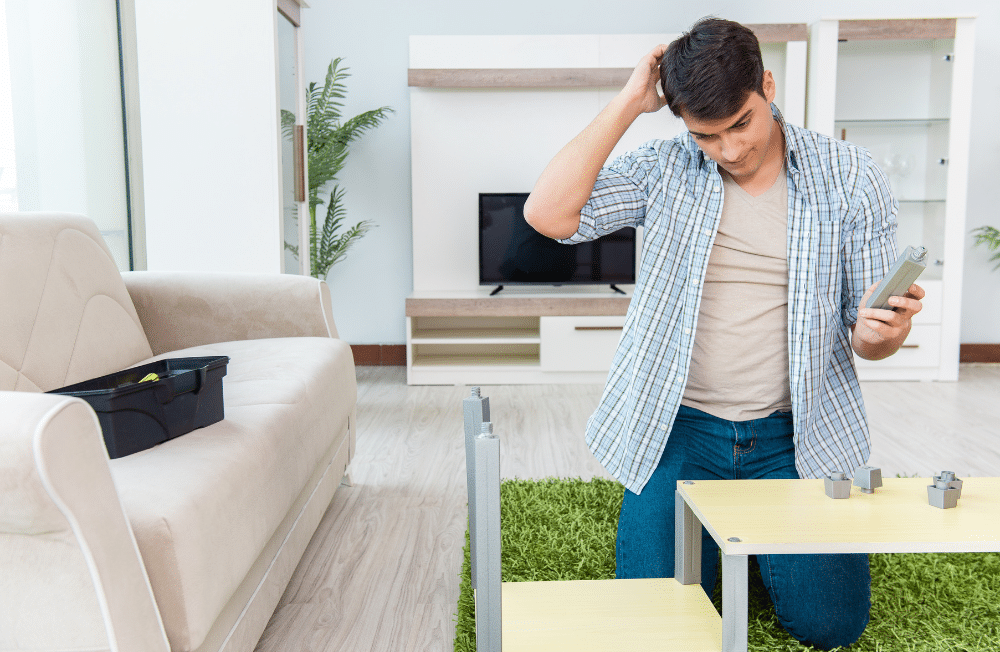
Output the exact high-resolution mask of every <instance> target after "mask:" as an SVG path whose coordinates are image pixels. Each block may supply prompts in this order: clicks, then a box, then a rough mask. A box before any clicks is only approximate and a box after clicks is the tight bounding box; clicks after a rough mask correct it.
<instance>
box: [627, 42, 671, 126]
mask: <svg viewBox="0 0 1000 652" xmlns="http://www.w3.org/2000/svg"><path fill="white" fill-rule="evenodd" d="M666 51H667V46H666V45H664V44H662V43H661V44H660V45H657V46H656V47H655V48H653V49H652V50H650V51H649V53H648V54H647V55H646V56H644V57H643V58H642V59H641V60H640V61H639V63H638V65H636V67H635V70H633V71H632V76H631V77H629V80H628V82H626V83H625V88H623V89H622V94H623V95H626V96H627V97H628V98H629V99H630V101H632V102H637V103H638V106H639V108H640V110H641V111H642V112H643V113H654V112H656V111H659V110H660V109H662V108H663V107H664V105H666V103H667V100H666V99H665V98H664V97H663V96H662V95H660V92H659V90H658V86H659V83H660V61H661V60H662V59H663V53H664V52H666Z"/></svg>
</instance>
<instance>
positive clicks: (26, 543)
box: [0, 392, 169, 652]
mask: <svg viewBox="0 0 1000 652" xmlns="http://www.w3.org/2000/svg"><path fill="white" fill-rule="evenodd" d="M0 578H3V579H2V581H0V649H3V650H15V649H17V650H20V649H31V650H68V649H71V648H72V649H94V650H98V649H100V650H105V649H111V650H151V651H153V652H168V650H169V645H168V643H167V638H166V634H165V633H164V630H163V625H162V622H161V620H160V615H159V612H158V611H157V608H156V601H155V599H154V598H153V593H152V590H151V589H150V585H149V579H148V577H147V575H146V570H145V567H144V566H143V564H142V559H141V557H140V554H139V550H138V548H137V546H136V543H135V537H134V536H133V534H132V529H131V527H130V526H129V524H128V521H127V519H126V516H125V512H124V510H123V509H122V504H121V501H120V500H119V498H118V493H117V492H116V490H115V485H114V481H113V480H112V477H111V471H110V468H109V466H108V454H107V452H106V450H105V448H104V440H103V439H102V437H101V430H100V426H99V425H98V423H97V416H96V415H95V414H94V412H93V410H91V409H90V406H88V405H87V404H86V403H85V402H83V401H82V400H80V399H77V398H70V397H66V396H59V395H53V394H40V393H33V392H0Z"/></svg>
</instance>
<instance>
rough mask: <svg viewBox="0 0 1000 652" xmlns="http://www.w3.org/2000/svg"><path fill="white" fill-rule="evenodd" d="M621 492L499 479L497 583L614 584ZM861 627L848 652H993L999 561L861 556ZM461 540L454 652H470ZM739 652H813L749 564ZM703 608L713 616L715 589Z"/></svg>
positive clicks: (472, 633) (596, 484)
mask: <svg viewBox="0 0 1000 652" xmlns="http://www.w3.org/2000/svg"><path fill="white" fill-rule="evenodd" d="M622 494H623V489H622V486H621V485H620V484H619V483H617V482H614V481H610V480H603V479H599V478H595V479H594V480H590V481H584V480H580V479H565V480H564V479H554V478H551V479H547V480H537V481H535V480H518V479H514V480H504V481H503V482H502V483H501V487H500V511H501V517H502V520H503V527H502V529H501V549H502V557H501V575H502V579H503V581H504V582H529V581H538V580H603V579H614V576H615V534H616V530H617V527H618V510H619V509H620V507H621V501H622ZM870 558H871V571H872V610H871V622H870V623H869V625H868V629H867V630H866V631H865V633H864V634H863V635H862V637H861V638H860V639H859V640H858V641H857V642H856V643H855V644H854V645H852V646H850V647H848V648H839V649H840V650H844V651H847V650H850V651H851V652H897V651H898V652H996V651H998V650H1000V554H996V553H984V554H978V553H967V554H896V555H890V554H878V555H871V556H870ZM470 572H471V569H470V564H469V533H468V531H466V533H465V561H464V563H463V564H462V574H461V593H460V596H459V599H458V613H457V616H456V619H455V620H456V627H455V652H472V651H474V650H475V649H476V629H475V615H474V609H475V607H474V605H473V599H472V586H471V582H470V577H469V576H470ZM749 582H750V612H749V643H750V645H749V648H750V650H761V651H763V650H766V651H767V652H793V651H794V652H802V651H805V650H813V649H814V648H811V647H805V646H803V645H802V644H800V643H799V642H798V641H796V640H795V639H794V638H792V637H791V636H789V635H788V633H787V632H785V630H784V629H782V627H781V625H779V624H778V621H777V619H776V618H775V615H774V608H773V606H772V605H771V600H770V598H769V597H768V594H767V590H766V589H765V588H764V584H763V582H762V580H761V578H760V571H759V570H757V568H756V564H753V563H751V564H750V580H749ZM713 601H714V602H715V607H716V609H718V610H719V611H720V613H721V604H722V602H721V596H720V587H719V586H718V585H717V586H716V589H715V596H714V599H713Z"/></svg>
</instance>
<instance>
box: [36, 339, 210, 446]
mask: <svg viewBox="0 0 1000 652" xmlns="http://www.w3.org/2000/svg"><path fill="white" fill-rule="evenodd" d="M228 364H229V358H228V357H227V356H224V355H222V356H211V357H202V358H172V359H166V360H158V361H156V362H150V363H147V364H144V365H141V366H139V367H132V368H131V369H125V370H124V371H119V372H117V373H113V374H108V375H107V376H101V377H100V378H94V379H91V380H85V381H83V382H82V383H76V384H75V385H69V386H68V387H62V388H60V389H54V390H52V391H50V392H48V393H49V394H65V395H67V396H77V397H79V398H82V399H83V400H85V401H87V403H89V404H90V406H91V407H92V408H94V411H95V412H97V418H98V420H99V421H100V423H101V431H102V432H103V433H104V444H105V446H107V448H108V455H109V456H110V457H111V459H115V458H118V457H124V456H126V455H131V454H132V453H137V452H139V451H142V450H146V449H147V448H152V447H153V446H155V445H157V444H159V443H162V442H164V441H166V440H168V439H173V438H174V437H179V436H180V435H183V434H185V433H188V432H191V431H192V430H194V429H195V428H203V427H205V426H208V425H211V424H213V423H216V422H217V421H221V420H222V419H223V418H225V413H224V407H223V403H222V377H223V376H225V375H226V368H227V365H228ZM150 374H156V375H157V376H158V379H157V380H146V381H143V382H140V381H142V380H143V378H146V377H147V376H149V375H150Z"/></svg>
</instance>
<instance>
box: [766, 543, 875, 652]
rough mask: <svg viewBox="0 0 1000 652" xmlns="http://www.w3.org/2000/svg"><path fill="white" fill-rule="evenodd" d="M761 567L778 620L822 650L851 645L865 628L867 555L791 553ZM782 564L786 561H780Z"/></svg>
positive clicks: (868, 583) (868, 580) (868, 592)
mask: <svg viewBox="0 0 1000 652" xmlns="http://www.w3.org/2000/svg"><path fill="white" fill-rule="evenodd" d="M772 561H776V560H775V557H771V558H770V559H767V560H764V563H763V564H762V567H761V571H762V574H764V575H765V576H766V577H768V579H769V580H770V581H765V583H766V584H767V585H768V589H769V591H770V593H771V599H772V600H773V601H774V607H775V612H776V615H777V616H778V622H780V623H781V625H782V627H784V628H785V629H786V630H787V631H788V633H789V634H791V635H792V636H794V637H795V638H796V639H797V640H799V641H801V642H802V643H805V644H807V645H812V646H813V647H816V648H818V649H821V650H830V649H832V648H835V647H838V646H847V645H851V644H852V643H854V642H855V641H857V640H858V639H859V638H860V637H861V635H862V634H863V633H864V631H865V628H866V627H867V626H868V620H869V612H870V610H871V574H870V571H869V567H868V556H867V555H802V556H799V555H795V556H791V555H790V556H788V557H786V558H785V559H783V560H780V561H778V563H777V564H774V563H771V562H772ZM782 562H785V563H782Z"/></svg>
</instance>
